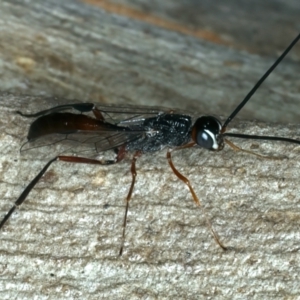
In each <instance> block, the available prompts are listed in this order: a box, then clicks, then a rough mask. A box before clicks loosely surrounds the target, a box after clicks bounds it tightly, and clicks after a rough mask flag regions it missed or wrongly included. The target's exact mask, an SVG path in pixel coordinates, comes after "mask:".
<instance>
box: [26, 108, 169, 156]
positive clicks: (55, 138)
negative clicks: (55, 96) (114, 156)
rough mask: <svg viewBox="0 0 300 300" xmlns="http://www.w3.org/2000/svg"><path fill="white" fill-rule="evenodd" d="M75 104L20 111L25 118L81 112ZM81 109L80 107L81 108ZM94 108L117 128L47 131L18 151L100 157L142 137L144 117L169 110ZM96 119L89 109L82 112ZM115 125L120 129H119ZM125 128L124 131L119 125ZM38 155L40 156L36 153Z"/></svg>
mask: <svg viewBox="0 0 300 300" xmlns="http://www.w3.org/2000/svg"><path fill="white" fill-rule="evenodd" d="M74 105H75V104H69V105H61V106H57V107H54V108H52V109H48V110H44V111H42V112H39V113H36V114H30V115H26V114H22V115H23V116H25V117H30V118H31V117H37V116H42V115H46V114H51V113H56V112H66V111H70V112H72V113H82V112H81V111H78V109H76V108H77V106H78V105H79V106H80V104H76V105H77V106H76V107H75V108H74ZM80 109H81V110H83V108H82V107H80ZM97 109H98V110H99V111H100V112H101V115H102V116H103V117H104V119H105V122H109V123H111V124H114V125H117V126H116V130H113V131H112V130H109V131H107V130H105V128H104V129H103V130H102V129H98V130H96V131H94V130H93V131H83V130H78V131H76V132H72V133H68V134H61V133H59V134H57V133H56V134H49V135H45V136H42V137H39V138H37V139H35V140H34V141H30V142H26V143H25V144H24V145H23V146H22V148H21V152H23V153H24V152H26V153H27V152H28V153H30V155H41V153H44V155H45V154H47V153H48V154H49V156H50V155H51V156H54V155H59V154H76V155H80V156H84V157H95V156H99V154H101V152H103V151H106V150H111V149H116V148H118V147H120V146H122V145H124V144H127V143H129V142H132V141H134V140H137V139H139V138H141V137H142V136H143V135H144V134H145V133H147V129H146V128H144V127H143V123H144V121H145V119H147V118H151V117H156V116H158V115H160V114H164V113H166V112H171V110H170V109H162V108H154V107H147V106H116V105H98V104H97ZM84 114H88V115H90V116H92V117H94V118H95V116H94V115H93V112H92V111H87V112H84ZM118 127H120V129H119V130H118ZM124 127H126V128H127V130H126V131H124V130H123V129H122V128H124ZM44 155H43V156H44ZM39 157H40V156H39Z"/></svg>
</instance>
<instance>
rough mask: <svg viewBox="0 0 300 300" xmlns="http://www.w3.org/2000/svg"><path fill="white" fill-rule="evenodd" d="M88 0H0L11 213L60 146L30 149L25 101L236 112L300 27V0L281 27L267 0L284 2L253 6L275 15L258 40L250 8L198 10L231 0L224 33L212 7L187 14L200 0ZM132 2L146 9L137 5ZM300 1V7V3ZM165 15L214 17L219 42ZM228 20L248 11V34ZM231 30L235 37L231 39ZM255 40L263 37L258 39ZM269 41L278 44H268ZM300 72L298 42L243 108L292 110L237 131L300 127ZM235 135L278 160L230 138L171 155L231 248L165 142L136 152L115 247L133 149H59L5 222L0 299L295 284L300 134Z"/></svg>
mask: <svg viewBox="0 0 300 300" xmlns="http://www.w3.org/2000/svg"><path fill="white" fill-rule="evenodd" d="M86 2H87V3H86V4H85V3H82V2H77V1H64V2H61V1H54V0H52V1H46V2H43V3H42V2H41V3H39V2H37V1H27V2H26V3H24V1H1V2H0V19H1V22H0V28H1V35H0V43H1V52H0V74H1V77H0V87H1V90H2V91H10V94H6V93H3V94H2V96H1V98H0V127H1V133H2V134H1V135H0V139H1V141H0V147H1V148H0V153H1V159H0V161H1V163H0V167H1V173H0V175H1V178H0V195H1V197H0V199H1V203H0V205H1V207H0V209H1V214H2V215H3V214H4V213H5V212H6V211H7V210H8V209H9V208H10V207H11V205H12V203H13V202H14V201H15V199H16V198H17V197H18V195H19V194H20V193H21V191H22V190H23V189H24V187H25V186H26V185H27V184H28V182H29V181H30V180H31V179H32V178H33V177H34V176H35V175H36V174H37V172H38V171H39V170H40V169H41V168H42V167H43V165H44V164H45V163H46V162H47V159H48V158H51V153H44V155H41V157H38V158H36V157H31V156H30V155H25V156H20V154H19V149H20V145H21V144H22V141H23V140H24V138H25V137H26V134H27V129H28V126H29V124H30V120H27V119H24V118H22V117H21V116H18V115H16V114H14V111H15V110H22V111H26V112H29V111H37V110H40V109H44V108H47V107H49V106H51V105H54V104H56V103H57V102H64V101H67V100H63V99H61V97H63V98H69V99H72V98H76V99H79V100H82V101H88V100H89V101H98V102H99V101H103V102H105V103H118V102H121V103H130V104H147V105H151V104H152V105H162V106H169V107H172V108H173V107H179V108H183V109H188V110H190V111H192V112H193V113H194V114H196V112H199V113H202V112H206V113H210V112H214V113H215V114H216V115H225V116H226V115H228V114H229V113H230V112H231V111H232V109H233V107H234V106H235V105H236V104H237V103H238V102H239V100H240V99H242V98H243V96H244V95H245V94H246V93H247V91H248V90H249V89H250V88H251V86H252V84H253V82H255V81H256V80H257V79H258V77H259V76H260V75H261V74H262V72H263V71H264V70H266V69H267V67H268V66H269V65H270V64H271V63H272V61H273V60H274V58H275V54H276V53H278V51H279V50H280V49H282V48H284V47H285V46H284V45H285V43H288V42H289V40H290V39H292V38H293V36H294V35H296V33H297V30H298V31H299V21H298V20H297V19H295V20H294V21H293V19H292V16H293V14H291V13H290V12H291V7H293V3H295V1H285V2H282V4H280V2H277V5H279V4H280V22H279V21H278V25H277V26H278V28H280V30H278V31H279V32H280V35H279V36H280V38H278V39H276V38H275V37H274V38H273V36H272V34H274V35H275V33H272V34H270V27H268V26H267V25H268V24H275V23H276V22H275V21H276V18H278V15H279V13H278V12H277V11H276V9H273V10H272V9H271V8H272V7H274V5H271V4H270V6H268V5H267V4H264V5H265V6H264V10H265V11H264V10H263V9H260V7H259V5H260V4H257V6H256V9H255V5H254V4H253V5H252V6H251V11H250V10H249V13H248V14H249V15H250V14H251V18H250V17H249V19H252V20H254V19H255V17H256V18H257V20H260V21H257V22H258V23H257V24H260V22H262V24H263V22H265V24H266V25H265V26H260V27H259V30H260V31H259V32H260V35H261V36H265V37H269V40H267V41H268V42H267V44H268V46H266V47H265V48H264V50H262V51H261V52H260V51H258V50H259V49H260V48H261V47H260V42H257V41H259V40H261V39H260V38H258V37H257V35H256V34H253V35H251V34H250V33H251V32H252V31H251V30H250V29H249V28H253V27H251V26H250V25H251V24H254V25H255V22H254V21H253V22H252V23H251V22H250V21H248V22H247V18H246V17H245V18H241V17H240V15H237V16H235V15H234V14H229V13H228V11H230V9H229V8H230V6H228V7H229V8H228V7H227V10H226V9H225V8H226V7H225V8H224V5H223V6H222V4H220V6H218V7H219V9H216V7H215V6H214V7H210V6H209V5H208V4H207V6H206V10H205V12H206V13H205V14H203V16H204V15H205V16H209V15H210V16H211V17H210V18H211V19H213V17H214V13H213V12H214V11H217V12H218V13H219V14H217V15H216V16H217V17H216V20H217V21H216V23H218V22H219V24H222V22H221V21H220V20H222V18H221V17H220V16H221V15H222V14H221V12H222V7H223V10H225V12H227V13H226V14H224V15H223V16H224V17H223V18H225V17H226V16H227V17H228V18H227V19H228V22H227V23H226V26H223V27H224V32H223V33H217V29H218V28H219V27H213V25H212V24H213V23H214V22H211V25H206V26H204V25H203V22H204V21H201V22H200V21H198V22H196V21H194V22H191V21H190V19H193V18H189V17H187V16H185V17H184V15H185V13H186V12H187V11H190V12H191V13H193V15H195V16H197V15H200V16H201V13H203V10H201V9H200V8H199V7H198V6H195V9H194V10H193V9H192V4H193V3H194V2H195V1H183V2H186V3H187V4H186V6H184V5H182V6H181V10H179V11H180V12H181V13H180V14H179V15H180V18H176V15H175V17H174V15H172V14H171V13H170V11H173V10H172V9H171V8H172V7H171V6H170V5H171V4H172V3H171V2H168V1H165V2H164V5H165V6H164V5H161V6H158V5H157V6H156V5H154V4H153V7H152V10H150V11H149V9H147V7H145V4H143V1H134V2H133V1H132V3H129V2H128V3H126V2H125V1H122V2H121V1H119V2H117V1H86ZM103 3H104V4H105V5H106V6H105V7H104V6H103V5H104V4H103ZM168 3H171V4H170V5H169V6H167V4H168ZM177 3H180V1H178V2H177ZM216 3H217V2H216ZM264 3H274V2H272V1H270V2H268V1H266V2H264ZM91 4H93V5H94V6H92V5H91ZM188 4H189V5H188ZM284 4H285V5H284ZM178 5H179V4H178ZM233 5H234V2H232V7H234V6H233ZM236 5H237V4H236ZM120 7H123V8H124V9H123V10H120V9H119V10H118V9H117V8H120ZM164 7H167V8H169V9H166V8H164ZM266 7H267V8H269V7H270V10H269V11H268V10H267V9H266ZM125 8H126V9H125ZM184 8H186V10H184ZM103 9H106V10H103ZM209 9H211V10H209ZM240 9H241V8H240ZM249 9H250V8H249ZM197 10H199V13H198V14H197ZM137 11H138V12H139V13H140V14H133V13H132V12H135V13H136V12H137ZM293 11H294V13H295V14H296V11H297V7H294V8H293ZM208 12H210V13H208ZM263 12H264V14H263ZM246 13H247V9H246V8H245V10H244V15H247V14H246ZM255 13H256V14H255ZM146 15H148V16H152V18H153V16H155V18H156V19H155V18H154V19H155V20H156V21H155V22H153V21H151V20H152V19H150V21H149V18H148V19H147V18H146ZM232 15H233V16H232ZM261 15H265V16H266V15H267V16H268V18H267V17H265V18H264V19H263V18H262V17H259V16H261ZM158 17H159V20H161V19H162V20H165V24H170V23H171V24H173V23H176V24H179V25H180V27H181V28H187V29H189V30H191V28H193V26H194V29H193V30H194V31H195V30H196V29H197V30H200V29H202V30H203V32H204V31H205V32H207V31H208V30H210V32H213V33H214V34H215V36H218V35H219V40H221V41H223V40H224V41H225V42H223V43H221V42H218V41H216V40H215V42H214V40H213V39H212V38H211V37H212V35H208V36H206V38H205V37H204V36H203V37H202V38H201V36H196V35H193V34H190V33H189V32H184V31H182V30H181V31H180V30H179V29H176V28H175V29H174V28H173V30H171V28H169V29H168V28H167V27H166V26H163V24H161V23H160V22H158V21H157V18H158ZM194 18H195V17H194ZM210 18H208V19H207V21H205V23H206V24H208V23H209V22H208V20H209V19H210ZM200 19H201V18H200ZM200 19H199V20H200ZM232 19H236V22H237V23H238V24H240V28H238V29H235V30H236V31H238V32H239V34H235V31H230V30H229V29H227V27H230V26H229V25H228V24H233V23H232ZM230 20H231V21H230ZM188 21H189V22H188ZM239 22H240V23H239ZM274 22H275V23H274ZM285 22H286V23H285ZM297 22H298V23H297ZM244 23H247V24H245V25H244ZM192 24H194V25H192ZM257 24H256V25H255V26H258V25H257ZM276 24H277V23H276ZM179 25H178V26H179ZM254 25H252V26H254ZM197 26H198V27H197ZM215 26H216V25H215ZM274 26H275V25H274ZM234 27H236V26H233V25H232V28H234ZM178 28H179V27H178ZM195 28H196V29H195ZM243 28H245V29H243ZM225 29H226V30H225ZM264 29H265V31H264ZM243 30H244V31H243ZM230 32H232V33H230ZM243 32H244V35H243ZM249 32H250V33H249ZM256 32H257V31H256ZM263 32H264V33H263ZM282 32H284V33H282ZM230 34H232V36H231V37H233V36H234V37H235V39H233V38H228V36H229V37H230ZM289 34H290V36H289ZM248 35H249V38H248V39H247V38H245V39H244V40H243V39H242V38H240V37H241V36H248ZM248 40H249V41H251V40H252V41H254V45H256V46H253V47H250V46H249V45H250V44H251V43H249V44H247V43H246V42H245V41H248ZM274 40H276V42H274V44H272V45H273V46H274V45H277V46H274V47H273V46H272V47H271V46H270V43H272V41H274ZM287 40H288V41H287ZM281 41H282V42H281ZM262 43H263V42H261V44H262ZM251 45H253V44H251ZM269 46H270V47H269ZM274 48H275V49H276V50H273V49H274ZM245 50H246V51H245ZM269 50H270V52H269ZM298 74H299V46H298V47H297V48H295V51H293V53H291V55H290V56H289V58H288V59H287V60H286V61H285V62H284V64H282V66H280V68H279V69H278V71H277V72H276V73H274V74H273V76H272V78H270V80H269V81H268V83H266V85H265V86H264V88H262V90H261V91H260V92H259V93H258V95H256V99H255V101H253V102H254V105H253V106H251V105H249V107H248V110H246V108H245V115H244V116H245V118H249V119H252V118H253V116H254V117H255V118H261V119H263V118H264V119H265V118H267V120H269V121H277V122H279V123H282V125H280V124H277V125H275V124H273V125H270V124H267V123H264V122H256V121H235V122H233V124H232V126H231V130H237V131H239V132H245V133H249V134H250V133H253V134H254V133H255V134H269V135H271V134H277V135H281V136H288V137H294V138H297V137H298V136H299V126H298V125H291V124H289V125H288V124H287V123H288V122H289V121H290V122H294V123H296V122H297V118H298V106H299V105H298V102H299V76H298ZM17 93H22V94H24V93H25V94H28V95H36V96H35V97H34V96H24V95H16V94H17ZM54 96H58V97H57V98H55V97H54ZM200 100H201V101H200ZM255 102H256V104H255ZM262 104H263V107H261V105H262ZM258 106H259V107H261V109H260V111H258V112H257V111H256V110H257V107H258ZM283 112H284V114H283ZM274 118H275V119H274ZM236 144H238V145H239V146H241V147H243V148H245V149H252V150H253V151H255V152H258V153H262V154H265V155H269V156H279V157H281V158H282V159H281V160H266V159H259V158H257V157H256V156H252V155H246V154H242V153H235V152H234V151H232V150H231V149H228V148H227V147H226V148H225V149H224V151H222V152H219V153H211V152H208V151H205V150H200V149H197V150H196V149H190V150H185V151H180V152H178V153H176V154H174V163H175V165H176V166H177V167H178V169H179V170H180V171H181V172H182V173H183V174H185V175H186V176H188V177H189V178H190V180H191V182H192V185H193V186H194V188H195V190H196V193H197V195H198V196H199V198H200V199H201V201H202V203H203V206H204V207H205V210H206V212H207V214H208V215H209V217H210V219H211V221H212V223H213V225H214V228H215V229H216V231H217V232H218V234H219V236H220V239H221V240H222V242H223V243H224V244H225V245H226V246H228V247H229V250H228V251H226V252H224V251H222V250H221V249H220V248H219V247H218V246H217V245H216V243H215V242H214V240H213V238H212V237H211V235H210V233H209V231H208V229H207V226H206V224H205V221H204V218H203V216H202V214H201V210H200V209H198V208H197V207H195V205H194V203H193V201H192V200H191V196H190V194H189V193H188V191H187V190H186V188H185V187H184V186H183V185H182V184H181V182H178V180H177V179H176V177H175V176H174V175H173V173H172V172H171V170H170V169H169V167H168V165H167V162H166V159H165V153H164V152H162V153H158V154H155V155H150V156H143V157H141V158H140V159H139V160H138V163H137V171H138V178H137V184H136V188H135V192H134V195H133V199H132V203H131V206H130V211H129V220H128V228H127V236H126V243H125V251H124V255H123V256H122V257H121V258H120V257H118V251H119V246H120V241H121V233H122V232H121V229H122V219H123V214H124V198H125V196H126V193H127V190H128V188H129V185H130V182H131V175H130V165H129V163H128V162H126V161H125V162H124V163H122V164H119V165H116V166H114V167H110V168H107V167H95V166H82V165H73V164H67V163H55V164H54V165H53V167H52V168H51V169H50V171H49V172H48V173H47V174H46V175H45V176H44V178H43V179H42V181H41V182H40V183H39V185H38V186H37V188H36V189H35V190H34V191H33V192H32V193H31V194H30V196H29V198H28V201H27V202H26V203H25V204H24V205H23V206H22V208H21V209H20V210H19V211H18V212H17V213H16V214H14V215H13V217H12V219H11V220H10V222H9V223H8V224H7V226H6V227H5V228H4V230H3V231H2V232H1V235H0V238H1V244H0V295H1V299H33V298H34V297H36V298H38V299H59V298H60V299H74V298H81V299H122V298H124V299H129V298H131V299H164V298H165V299H168V298H171V297H173V298H175V299H176V298H183V299H207V298H216V299H227V298H228V299H245V298H251V299H269V298H272V299H273V298H275V299H276V298H278V299H282V298H286V299H293V298H296V297H297V295H299V290H300V287H299V275H298V274H299V263H300V261H299V217H300V198H299V193H298V191H299V174H298V173H299V147H298V146H295V145H286V144H282V143H260V142H259V143H258V142H255V141H236Z"/></svg>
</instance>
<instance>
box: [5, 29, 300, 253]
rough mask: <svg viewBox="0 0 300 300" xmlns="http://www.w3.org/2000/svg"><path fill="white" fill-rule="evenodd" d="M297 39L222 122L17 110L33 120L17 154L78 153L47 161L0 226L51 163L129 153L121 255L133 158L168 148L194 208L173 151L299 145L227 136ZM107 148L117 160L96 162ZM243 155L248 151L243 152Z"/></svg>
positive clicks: (119, 110)
mask: <svg viewBox="0 0 300 300" xmlns="http://www.w3.org/2000/svg"><path fill="white" fill-rule="evenodd" d="M299 39H300V34H299V35H298V36H297V37H296V38H295V39H294V41H293V42H292V43H291V44H290V45H289V47H288V48H287V49H286V50H285V51H284V52H283V53H282V55H281V56H280V57H279V58H278V59H277V60H276V61H275V63H274V64H273V65H272V66H271V67H270V68H269V70H268V71H267V72H266V73H265V74H264V75H263V76H262V77H261V79H260V80H259V81H258V82H257V83H256V84H255V86H254V87H253V88H252V89H251V91H250V92H249V93H248V94H247V96H246V97H245V98H244V100H243V101H242V102H241V103H240V104H239V105H238V106H237V107H236V109H235V110H234V111H233V112H232V113H231V115H230V116H229V117H228V118H227V120H226V121H225V122H224V124H222V123H221V122H220V121H219V120H218V119H216V118H215V117H211V116H202V117H200V118H198V119H197V120H196V121H195V123H194V124H193V123H192V118H191V116H189V115H187V114H177V113H175V112H173V111H170V110H167V109H155V108H151V107H129V106H126V107H124V106H123V107H120V106H118V107H117V106H115V107H114V106H103V105H99V106H95V105H94V104H93V103H76V104H67V105H60V106H56V107H53V108H50V109H48V110H43V111H40V112H38V113H35V114H23V113H21V112H17V113H18V114H20V115H21V116H23V117H27V118H37V119H36V120H35V121H34V122H33V123H32V124H31V126H30V128H29V132H28V136H27V139H28V142H27V143H25V144H24V145H23V146H22V148H21V152H22V151H27V150H28V151H32V150H33V149H35V148H39V147H46V146H47V147H51V146H53V145H55V144H57V143H60V144H61V145H62V148H61V152H60V153H66V152H70V150H71V151H72V150H73V149H76V153H77V155H78V154H79V155H80V156H73V155H68V156H67V155H63V154H59V155H57V156H55V157H54V158H53V159H51V160H50V161H49V162H48V163H47V164H46V165H45V166H44V168H43V169H42V170H41V171H40V172H39V173H38V175H37V176H36V177H35V178H34V179H33V180H32V181H31V182H30V183H29V184H28V186H27V187H26V188H25V190H24V191H23V192H22V194H21V195H20V197H19V198H18V199H17V200H16V202H15V204H14V206H13V207H12V208H11V209H10V210H9V212H8V213H7V214H6V215H5V217H4V218H3V220H2V221H1V223H0V228H2V227H3V225H4V224H5V223H6V221H7V220H8V219H9V217H10V216H11V214H12V213H13V212H14V210H15V209H16V208H17V207H18V206H20V205H21V204H22V203H23V202H24V201H25V199H26V198H27V196H28V194H29V193H30V191H31V190H32V189H33V188H34V186H35V185H36V184H37V182H38V181H39V180H40V178H41V177H42V176H43V175H44V174H45V172H46V171H47V169H48V168H49V167H50V165H51V164H52V163H53V162H55V161H57V160H61V161H66V162H73V163H85V164H97V165H111V164H115V163H118V162H120V161H122V159H123V158H124V157H125V155H126V154H127V153H132V162H131V174H132V182H131V186H130V189H129V192H128V195H127V198H126V209H125V216H124V223H123V241H122V244H121V249H120V255H121V254H122V251H123V244H124V239H125V228H126V220H127V213H128V207H129V201H130V199H131V195H132V191H133V188H134V184H135V178H136V168H135V164H136V160H137V158H138V157H139V156H140V155H141V154H144V153H149V152H156V151H160V150H162V149H163V148H168V150H167V160H168V163H169V165H170V167H171V169H172V171H173V172H174V174H175V175H176V176H177V177H178V178H179V179H180V180H182V181H183V182H184V183H185V184H186V185H187V186H188V188H189V190H190V192H191V194H192V196H193V199H194V202H195V203H196V205H198V206H200V201H199V199H198V197H197V196H196V194H195V192H194V190H193V188H192V186H191V184H190V182H189V180H188V179H187V178H186V177H184V176H183V175H182V174H181V173H179V171H178V170H177V169H176V168H175V166H174V164H173V162H172V158H171V152H172V151H175V150H178V149H183V148H189V147H194V146H196V147H197V146H199V147H202V148H206V149H208V150H212V151H220V150H222V149H223V147H224V145H225V143H226V144H228V145H229V146H231V147H232V148H235V149H236V148H238V147H237V146H235V145H234V144H233V143H232V142H230V141H229V140H227V139H226V138H227V137H234V138H243V139H256V140H259V139H260V140H273V141H284V142H289V143H295V144H300V141H298V140H294V139H289V138H284V137H275V136H257V135H246V134H238V133H229V132H226V129H227V125H228V124H229V123H230V122H231V121H232V119H233V118H234V117H235V116H236V115H237V114H238V112H239V111H240V110H241V109H242V108H243V107H244V105H245V104H246V103H247V102H248V101H249V99H250V98H251V97H252V95H253V94H254V93H255V91H256V90H257V89H258V88H259V86H260V85H261V84H262V83H263V81H264V80H265V79H266V78H267V77H268V76H269V75H270V74H271V72H272V71H273V70H274V69H275V68H276V66H277V65H278V64H279V63H280V62H281V61H282V59H283V58H284V57H285V56H286V55H287V53H288V52H289V51H290V50H291V49H292V48H293V46H294V45H295V44H296V43H297V42H298V40H299ZM70 111H72V112H70ZM88 113H92V116H89V115H88ZM112 114H113V115H114V116H115V115H119V116H122V115H124V114H126V115H127V117H126V118H123V119H122V118H121V119H119V120H116V119H112V118H111V117H110V115H112ZM238 149H240V148H238ZM107 150H113V151H115V153H116V156H115V158H114V159H111V160H101V159H97V158H95V157H97V156H99V153H102V152H103V151H107ZM240 150H241V149H240ZM245 151H246V152H248V151H247V150H245ZM200 207H201V206H200ZM204 216H205V218H206V222H207V224H208V227H209V229H210V231H211V232H212V235H213V237H214V239H215V240H216V242H217V243H218V245H219V246H220V247H221V248H222V249H224V250H226V247H225V246H224V245H223V244H222V243H221V241H220V240H219V238H218V236H217V234H216V233H215V231H214V230H213V227H212V225H211V223H210V221H209V219H208V218H207V217H206V214H205V213H204Z"/></svg>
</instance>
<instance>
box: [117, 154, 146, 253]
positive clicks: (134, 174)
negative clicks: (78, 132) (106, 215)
mask: <svg viewBox="0 0 300 300" xmlns="http://www.w3.org/2000/svg"><path fill="white" fill-rule="evenodd" d="M140 155H141V153H140V152H139V151H137V152H136V153H135V154H134V156H133V158H132V161H131V175H132V181H131V185H130V189H129V192H128V194H127V197H126V207H125V215H124V221H123V234H122V243H121V248H120V252H119V255H120V256H121V255H122V253H123V248H124V242H125V233H126V232H125V230H126V224H127V214H128V208H129V201H130V199H131V196H132V192H133V188H134V184H135V178H136V169H135V163H136V159H137V157H139V156H140Z"/></svg>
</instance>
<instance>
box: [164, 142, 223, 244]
mask: <svg viewBox="0 0 300 300" xmlns="http://www.w3.org/2000/svg"><path fill="white" fill-rule="evenodd" d="M191 146H193V145H191ZM185 148H186V147H185ZM175 150H178V149H177V148H176V149H175ZM167 159H168V163H169V165H170V167H171V169H172V171H173V172H174V174H175V175H176V176H177V177H178V178H179V179H180V180H181V181H183V182H184V183H185V184H186V185H187V186H188V188H189V190H190V193H191V194H192V196H193V200H194V202H195V203H196V205H197V206H199V207H200V208H201V209H202V213H203V215H204V217H205V220H206V223H207V225H208V228H209V230H210V231H211V233H212V235H213V237H214V239H215V241H216V242H217V244H218V245H219V246H220V247H221V248H222V249H223V250H226V249H227V248H226V247H225V246H224V245H223V244H222V243H221V241H220V239H219V237H218V235H217V233H216V232H215V231H214V229H213V227H212V224H211V222H210V220H209V218H208V216H207V214H206V211H205V209H204V208H203V206H202V205H201V202H200V200H199V198H198V197H197V195H196V193H195V191H194V189H193V188H192V185H191V183H190V181H189V180H188V179H187V178H186V177H184V176H183V175H182V174H181V173H180V172H179V171H178V170H177V169H176V168H175V166H174V164H173V162H172V158H171V151H170V150H168V152H167Z"/></svg>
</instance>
